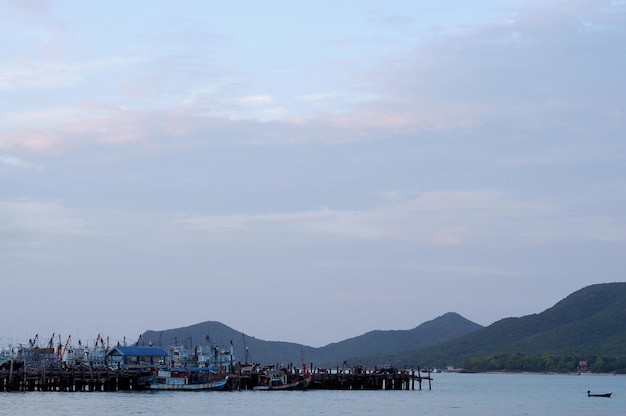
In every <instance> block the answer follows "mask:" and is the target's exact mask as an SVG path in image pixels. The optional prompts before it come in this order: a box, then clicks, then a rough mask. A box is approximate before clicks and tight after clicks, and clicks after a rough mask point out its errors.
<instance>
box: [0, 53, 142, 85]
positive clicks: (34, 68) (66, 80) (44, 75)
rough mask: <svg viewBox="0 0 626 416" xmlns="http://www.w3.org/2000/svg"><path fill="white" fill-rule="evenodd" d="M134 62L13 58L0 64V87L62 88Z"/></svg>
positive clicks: (122, 59)
mask: <svg viewBox="0 0 626 416" xmlns="http://www.w3.org/2000/svg"><path fill="white" fill-rule="evenodd" d="M131 62H136V60H135V59H127V58H122V57H114V58H104V59H98V60H94V61H85V62H79V63H74V64H71V63H56V62H44V61H37V60H32V59H22V58H20V59H15V60H14V61H13V62H11V63H5V64H3V65H0V90H3V89H4V90H9V91H11V90H17V91H23V90H24V89H30V88H62V87H68V86H71V85H76V84H79V83H81V82H82V81H84V80H85V79H86V78H87V77H88V76H89V75H91V74H93V73H95V72H98V71H102V70H110V69H112V68H115V67H120V66H123V65H128V64H130V63H131Z"/></svg>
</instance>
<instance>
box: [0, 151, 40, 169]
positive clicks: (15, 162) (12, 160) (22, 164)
mask: <svg viewBox="0 0 626 416" xmlns="http://www.w3.org/2000/svg"><path fill="white" fill-rule="evenodd" d="M0 164H4V165H6V166H11V167H15V168H22V169H35V170H41V169H42V168H41V167H40V166H37V165H35V164H32V163H28V162H26V161H24V160H22V159H20V158H18V157H16V156H13V155H3V154H0Z"/></svg>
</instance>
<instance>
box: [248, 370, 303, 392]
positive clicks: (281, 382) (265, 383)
mask: <svg viewBox="0 0 626 416" xmlns="http://www.w3.org/2000/svg"><path fill="white" fill-rule="evenodd" d="M310 383H311V375H310V374H309V375H305V376H304V377H296V378H295V379H293V380H291V381H290V380H289V377H288V375H287V373H285V372H284V371H273V370H272V371H267V372H265V373H262V374H259V375H258V381H257V384H256V386H254V387H252V390H305V389H307V388H308V387H309V384H310Z"/></svg>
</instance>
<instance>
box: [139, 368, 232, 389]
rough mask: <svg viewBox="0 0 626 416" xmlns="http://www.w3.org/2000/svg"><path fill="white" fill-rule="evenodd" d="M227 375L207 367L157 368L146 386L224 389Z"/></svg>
mask: <svg viewBox="0 0 626 416" xmlns="http://www.w3.org/2000/svg"><path fill="white" fill-rule="evenodd" d="M227 382H228V376H225V375H221V374H216V373H214V372H213V371H211V370H210V369H209V368H208V367H187V368H182V367H181V368H176V367H173V368H170V369H168V370H166V369H158V370H157V374H156V376H155V377H154V378H153V379H152V380H151V381H150V383H149V384H148V385H147V386H146V387H147V388H148V389H150V390H224V388H225V387H226V383H227Z"/></svg>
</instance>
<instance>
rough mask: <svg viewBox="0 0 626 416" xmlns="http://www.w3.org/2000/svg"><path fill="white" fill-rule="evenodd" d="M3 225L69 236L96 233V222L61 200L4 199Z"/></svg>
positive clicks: (14, 230)
mask: <svg viewBox="0 0 626 416" xmlns="http://www.w3.org/2000/svg"><path fill="white" fill-rule="evenodd" d="M0 216H2V217H3V218H5V219H7V221H3V223H2V224H1V225H0V226H1V227H2V229H4V231H5V232H11V233H12V234H20V233H22V232H36V233H46V234H57V235H66V236H79V235H94V232H95V229H94V227H93V222H92V221H90V220H87V219H86V218H85V217H83V216H81V215H80V214H78V213H77V212H75V211H73V210H71V209H68V208H66V207H64V206H63V205H61V204H59V203H57V202H39V201H34V200H29V199H19V200H9V201H2V200H0Z"/></svg>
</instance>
